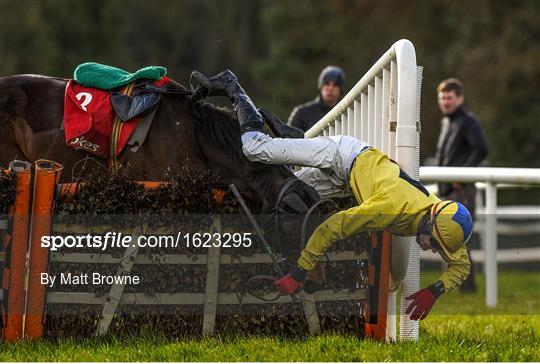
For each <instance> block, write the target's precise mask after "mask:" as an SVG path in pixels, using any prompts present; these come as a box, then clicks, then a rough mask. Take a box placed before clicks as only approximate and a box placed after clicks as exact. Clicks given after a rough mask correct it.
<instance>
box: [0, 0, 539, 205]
mask: <svg viewBox="0 0 540 364" xmlns="http://www.w3.org/2000/svg"><path fill="white" fill-rule="evenodd" d="M539 24H540V2H538V1H533V0H531V1H481V0H477V1H441V0H435V1H350V0H334V1H300V0H298V1H266V0H234V1H233V0H225V1H223V0H222V1H168V0H158V1H151V2H150V1H137V0H134V1H123V0H115V1H112V0H94V1H70V0H55V1H51V0H43V1H13V0H0V55H1V57H0V76H5V75H10V74H18V73H38V74H46V75H54V76H61V77H72V75H73V70H74V69H75V67H76V66H77V65H78V64H80V63H83V62H86V61H95V62H100V63H106V64H110V65H113V66H117V67H120V68H124V69H126V70H129V71H135V70H136V69H139V68H141V67H143V66H146V65H162V66H165V67H167V69H168V70H169V76H170V77H172V78H174V79H176V80H178V81H180V82H182V83H184V84H185V85H187V84H188V82H189V75H190V73H191V71H192V70H193V69H197V70H199V71H202V72H204V73H208V74H213V73H217V72H219V71H221V70H223V69H225V68H230V69H231V70H233V71H234V72H235V73H236V74H237V75H238V77H239V79H240V81H241V82H242V84H243V85H244V86H245V89H246V90H247V91H248V92H249V94H250V95H251V96H252V98H253V99H254V100H255V102H256V104H257V105H259V106H262V107H265V108H268V109H270V110H272V111H274V112H275V113H276V114H277V115H278V116H279V117H280V118H281V119H282V120H284V121H286V120H287V118H288V116H289V114H290V112H291V110H292V108H293V107H294V106H295V105H297V104H300V103H303V102H306V101H309V100H311V99H313V98H314V97H315V96H316V95H317V77H318V75H319V72H320V70H321V69H322V68H323V67H324V66H325V65H327V64H336V65H339V66H341V67H343V69H344V70H345V72H346V75H347V88H349V89H350V88H351V87H352V86H353V85H354V84H355V83H356V82H357V81H358V80H359V79H360V78H361V77H362V76H363V75H364V73H365V72H366V71H367V70H368V69H369V67H370V66H371V65H372V64H373V63H374V62H375V61H376V60H377V59H378V58H379V57H380V56H381V55H382V54H383V53H384V52H385V51H386V50H387V49H388V48H389V47H390V46H391V45H392V44H393V43H394V42H395V41H397V40H399V39H401V38H407V39H409V40H411V41H412V43H413V44H414V46H415V48H416V55H417V62H418V64H419V65H421V66H423V67H424V81H423V87H422V109H421V121H422V139H421V146H422V150H421V152H422V160H425V159H426V158H427V157H429V156H432V155H434V153H435V147H436V142H437V136H438V133H439V120H440V117H441V115H440V112H439V110H438V107H437V97H436V96H437V95H436V91H435V89H436V87H437V85H438V83H439V82H440V81H441V80H442V79H444V78H447V77H458V78H460V79H461V80H462V81H463V83H464V85H465V98H466V107H467V108H468V109H470V110H471V111H473V112H474V113H475V114H476V115H477V116H478V118H479V119H480V121H481V124H482V126H483V128H484V130H485V132H486V135H487V138H488V141H489V144H490V147H491V150H490V153H489V155H488V158H487V161H488V165H490V166H508V167H510V166H512V167H540V131H539V130H538V128H539V125H540V98H539V95H540V93H539V91H538V85H540V25H539ZM525 195H528V197H525V198H524V199H525V200H526V201H529V202H531V196H534V197H533V200H534V201H532V202H533V203H538V202H540V196H538V190H536V194H534V195H533V194H525ZM523 196H524V195H523V193H520V194H519V197H518V198H523ZM501 197H502V198H503V200H504V196H501ZM526 201H525V202H526Z"/></svg>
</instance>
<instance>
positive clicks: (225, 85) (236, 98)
mask: <svg viewBox="0 0 540 364" xmlns="http://www.w3.org/2000/svg"><path fill="white" fill-rule="evenodd" d="M194 80H195V81H198V82H199V84H200V86H199V87H198V88H197V89H196V90H194V87H193V81H194ZM191 88H192V90H194V92H195V93H201V92H202V93H203V95H204V97H208V96H227V97H229V99H230V100H231V103H232V104H233V106H234V110H235V111H236V115H237V117H238V122H239V123H240V130H241V132H242V134H244V133H245V132H248V131H261V132H262V131H263V128H264V120H263V117H262V115H261V113H259V110H257V108H256V107H255V105H254V104H253V101H251V99H250V98H249V96H248V94H247V93H246V92H245V91H244V89H242V86H240V84H239V83H238V79H237V78H236V76H235V75H234V73H232V72H231V71H229V70H225V71H223V72H221V73H218V74H217V75H215V76H214V77H210V78H207V77H206V76H204V75H203V74H202V73H200V72H198V71H193V72H192V73H191Z"/></svg>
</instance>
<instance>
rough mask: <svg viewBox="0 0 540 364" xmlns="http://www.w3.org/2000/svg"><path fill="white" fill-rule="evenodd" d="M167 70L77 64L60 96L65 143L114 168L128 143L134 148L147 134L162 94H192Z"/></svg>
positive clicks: (154, 67)
mask: <svg viewBox="0 0 540 364" xmlns="http://www.w3.org/2000/svg"><path fill="white" fill-rule="evenodd" d="M166 73H167V70H166V69H165V68H164V67H158V66H150V67H144V68H141V69H140V70H138V71H136V72H133V73H129V72H127V71H124V70H122V69H120V68H116V67H111V66H107V65H102V64H98V63H93V62H88V63H83V64H81V65H79V66H78V67H77V68H76V69H75V72H74V78H73V79H72V80H70V81H69V82H68V84H67V87H66V93H65V99H64V129H65V136H66V143H67V145H68V146H70V147H72V148H75V149H83V150H85V151H87V152H89V153H92V154H94V155H97V156H99V157H103V158H108V159H109V164H112V166H113V167H114V163H115V161H116V157H117V156H118V155H119V154H120V152H122V150H124V149H125V147H126V146H131V147H132V148H131V150H132V151H134V152H136V151H137V150H138V148H140V146H141V145H142V144H143V143H144V141H145V139H146V135H147V133H148V131H149V129H150V126H151V123H152V119H153V117H154V115H155V112H156V111H157V106H158V105H159V102H160V100H161V94H163V93H176V94H191V91H189V90H187V89H186V88H185V87H183V86H182V85H180V84H179V83H177V82H175V81H173V80H171V79H170V78H168V77H166V76H165V74H166Z"/></svg>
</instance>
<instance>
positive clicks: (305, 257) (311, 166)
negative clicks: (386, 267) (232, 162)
mask: <svg viewBox="0 0 540 364" xmlns="http://www.w3.org/2000/svg"><path fill="white" fill-rule="evenodd" d="M193 76H194V77H195V78H196V79H197V80H198V81H199V82H200V83H201V86H200V87H199V90H198V92H199V93H202V94H203V96H219V95H221V96H227V97H229V99H230V100H231V102H232V104H233V106H234V109H235V111H236V113H237V116H238V121H239V123H240V128H241V132H242V144H243V148H242V149H243V152H244V154H245V156H246V157H247V158H248V159H249V160H250V161H253V162H260V163H266V164H278V165H279V164H288V165H296V166H304V167H307V168H303V169H302V170H301V171H300V172H298V173H297V176H298V177H299V178H300V179H301V180H303V181H304V182H306V183H307V184H308V185H310V186H312V187H314V188H315V189H317V190H318V191H319V192H322V191H325V190H326V191H328V190H336V189H340V190H344V191H346V192H349V193H352V194H353V195H354V197H355V198H356V201H357V202H358V206H355V207H352V208H350V209H348V210H344V211H340V212H337V213H335V214H334V215H332V216H330V217H329V218H328V219H327V220H326V221H324V222H323V223H322V224H321V225H320V226H319V227H318V228H317V229H316V230H315V231H314V232H313V234H312V236H311V237H310V239H309V241H308V243H307V245H306V247H305V248H304V250H303V251H302V252H301V254H300V258H299V259H298V263H297V266H296V267H295V268H294V269H293V271H292V272H291V273H289V274H287V275H285V276H284V277H281V278H280V279H278V280H277V281H276V282H275V283H274V284H275V285H276V286H277V288H278V290H279V291H280V292H281V293H282V294H292V293H294V292H296V291H297V290H298V289H300V287H301V286H302V282H303V281H304V279H305V276H306V273H307V272H308V271H309V270H311V269H313V268H314V267H315V265H316V264H317V262H318V261H319V260H320V259H321V257H322V256H323V255H324V253H325V252H326V251H327V250H328V248H329V247H330V246H331V245H332V244H333V243H334V242H336V241H338V240H342V239H345V238H347V237H349V236H351V235H354V234H357V233H359V232H361V231H382V230H387V231H389V232H391V233H393V234H396V235H401V236H416V241H417V242H418V244H419V245H420V247H421V248H422V249H423V250H432V251H433V252H438V253H439V254H440V255H441V257H442V258H443V259H444V260H445V261H446V262H447V268H446V270H445V271H444V272H443V273H442V275H441V277H440V278H439V280H438V281H437V282H435V283H433V284H432V285H430V286H428V287H426V288H424V289H422V290H420V291H418V292H416V293H414V294H413V295H411V296H409V297H407V299H410V300H412V302H411V303H410V305H409V307H408V309H407V313H411V319H413V320H418V319H423V318H425V317H426V316H427V314H428V313H429V311H430V310H431V308H432V307H433V305H434V304H435V301H436V300H437V298H438V297H439V296H440V295H441V294H443V293H444V292H448V291H450V290H452V289H453V288H455V287H457V286H459V285H460V284H461V282H462V281H463V280H464V279H465V278H466V277H467V275H468V274H469V270H470V265H471V263H470V261H469V257H468V255H467V249H466V246H465V244H466V243H467V241H468V240H469V238H470V236H471V233H472V228H473V225H472V219H471V215H470V213H469V211H467V209H466V208H465V207H464V206H463V205H461V204H460V203H457V202H454V201H441V200H440V199H439V198H438V197H437V196H435V195H434V194H433V193H431V194H430V193H429V192H428V191H427V190H426V188H425V187H424V186H423V185H422V184H421V183H420V182H418V181H416V180H414V179H412V178H411V177H410V176H409V175H407V174H406V173H405V172H404V171H402V170H401V169H400V168H399V166H398V165H397V164H396V163H395V162H393V161H392V160H390V159H389V158H388V156H387V155H386V154H384V153H382V152H380V151H379V150H378V149H376V148H374V147H373V146H371V145H369V144H367V143H366V142H363V141H361V140H358V139H356V138H353V137H350V136H344V135H342V136H330V137H322V136H321V137H316V138H310V139H283V138H272V137H270V136H268V135H266V134H264V133H263V126H264V120H263V118H262V116H261V114H260V113H259V111H258V110H257V108H256V107H255V105H254V104H253V102H252V101H251V99H250V98H249V96H248V95H247V94H246V93H245V92H244V90H243V89H242V87H241V86H240V84H239V83H238V80H237V78H236V76H235V75H234V74H233V73H232V72H231V71H229V70H226V71H224V72H222V73H220V74H218V75H216V76H214V77H212V78H206V77H205V76H203V75H202V74H200V73H198V72H194V74H193Z"/></svg>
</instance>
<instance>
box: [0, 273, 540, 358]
mask: <svg viewBox="0 0 540 364" xmlns="http://www.w3.org/2000/svg"><path fill="white" fill-rule="evenodd" d="M436 278H437V277H436V275H435V274H434V273H427V274H423V276H422V282H423V285H425V284H427V283H428V282H431V281H432V280H434V279H436ZM481 278H482V277H480V280H479V284H480V285H481V287H483V286H482V285H483V280H482V279H481ZM539 288H540V275H538V273H537V272H504V271H503V272H500V275H499V305H498V307H497V308H495V309H486V308H485V304H484V301H485V295H484V290H483V288H481V289H480V290H479V292H478V293H476V294H470V295H461V294H460V293H459V292H450V293H448V294H446V295H444V296H442V297H441V299H440V300H439V302H438V303H437V305H436V307H435V309H434V311H433V312H432V313H431V315H430V316H429V317H428V318H427V319H426V320H424V321H423V322H422V324H421V332H420V340H419V341H418V342H400V343H394V344H384V343H379V342H373V341H359V340H357V339H356V338H354V337H348V336H343V335H337V334H325V335H320V336H314V337H308V338H304V339H297V340H284V339H281V338H279V337H253V336H248V335H238V336H237V337H211V338H204V339H200V340H195V339H169V338H167V337H164V336H155V335H151V334H148V333H146V334H143V335H140V336H137V337H124V338H118V337H111V336H106V337H101V338H94V339H87V340H60V341H58V342H51V341H48V340H42V341H39V342H32V343H18V344H4V345H2V346H1V350H0V360H2V361H540V350H538V338H539V336H540V305H539V303H540V289H539ZM240 334H241V333H240Z"/></svg>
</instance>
